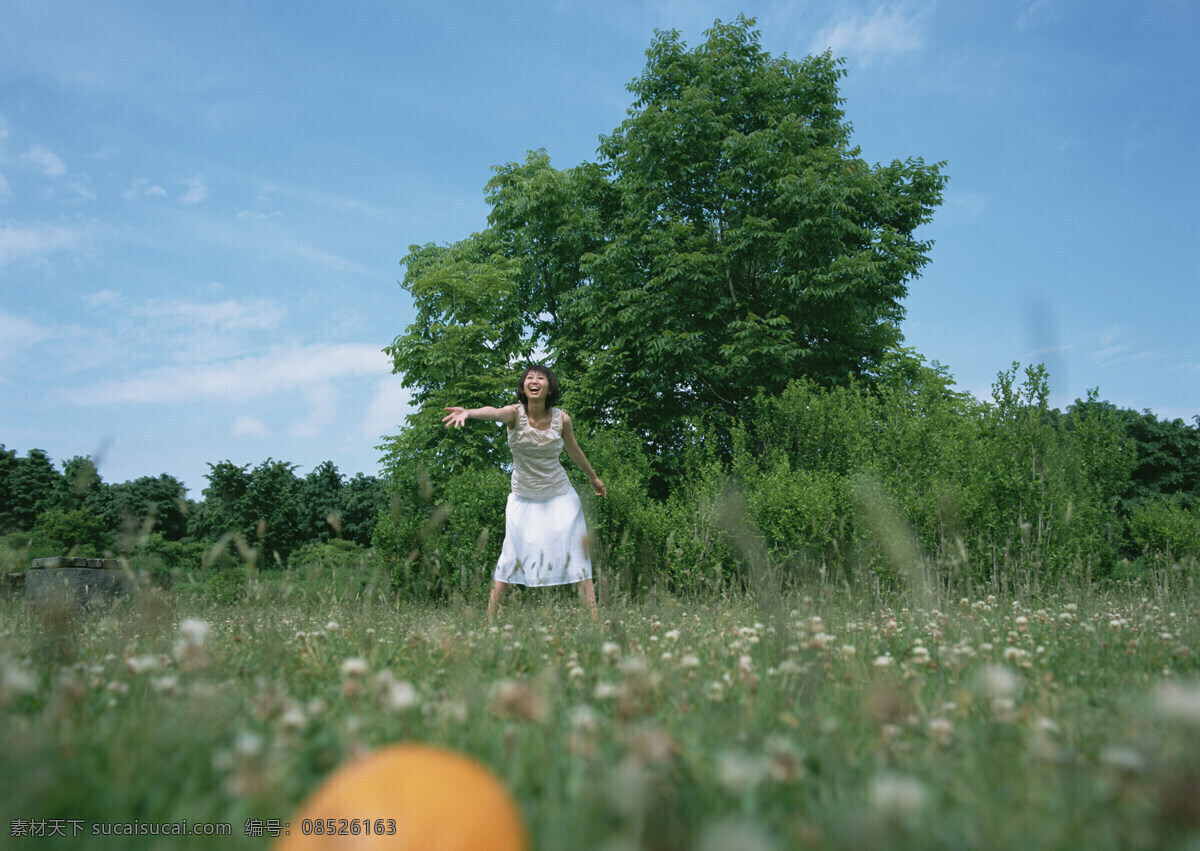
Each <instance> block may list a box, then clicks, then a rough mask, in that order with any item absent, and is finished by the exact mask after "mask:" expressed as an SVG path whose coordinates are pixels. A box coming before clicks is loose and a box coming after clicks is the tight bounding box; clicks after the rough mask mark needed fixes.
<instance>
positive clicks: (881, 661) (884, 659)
mask: <svg viewBox="0 0 1200 851" xmlns="http://www.w3.org/2000/svg"><path fill="white" fill-rule="evenodd" d="M895 661H896V660H895V659H893V658H892V657H891V656H889V655H888V654H886V653H885V654H884V655H882V656H876V657H875V658H874V659H872V660H871V667H873V668H890V667H891V666H892V663H894V662H895Z"/></svg>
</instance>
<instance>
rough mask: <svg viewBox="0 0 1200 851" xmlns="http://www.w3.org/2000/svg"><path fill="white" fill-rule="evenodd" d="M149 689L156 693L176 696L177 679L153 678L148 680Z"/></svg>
mask: <svg viewBox="0 0 1200 851" xmlns="http://www.w3.org/2000/svg"><path fill="white" fill-rule="evenodd" d="M150 687H151V688H152V689H154V690H155V691H157V692H162V693H163V694H178V693H179V679H178V678H177V677H173V676H170V675H167V676H163V677H154V678H153V679H151V680H150Z"/></svg>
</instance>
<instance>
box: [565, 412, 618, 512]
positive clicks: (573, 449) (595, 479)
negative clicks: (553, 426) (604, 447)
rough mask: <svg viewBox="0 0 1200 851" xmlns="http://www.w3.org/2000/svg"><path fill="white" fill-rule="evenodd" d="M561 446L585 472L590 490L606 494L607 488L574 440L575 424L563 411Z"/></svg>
mask: <svg viewBox="0 0 1200 851" xmlns="http://www.w3.org/2000/svg"><path fill="white" fill-rule="evenodd" d="M562 436H563V446H564V447H565V448H566V450H567V455H569V456H570V458H571V460H572V461H574V462H575V463H576V464H578V465H579V469H581V470H583V472H585V473H587V477H588V480H589V481H590V482H591V483H592V490H594V491H595V492H596V496H608V488H606V487H605V486H604V482H602V481H600V477H599V476H597V475H596V471H595V470H593V469H592V465H591V464H589V463H588V459H587V456H586V455H584V454H583V450H582V449H580V448H579V443H578V442H577V441H576V440H575V426H574V425H572V424H571V418H570V417H569V416H568V415H567V412H566V411H563V425H562Z"/></svg>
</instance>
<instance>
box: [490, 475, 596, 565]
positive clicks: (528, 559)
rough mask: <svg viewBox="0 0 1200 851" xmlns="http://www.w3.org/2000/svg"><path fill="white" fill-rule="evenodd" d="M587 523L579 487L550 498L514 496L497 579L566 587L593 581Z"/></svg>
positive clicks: (508, 509) (506, 516)
mask: <svg viewBox="0 0 1200 851" xmlns="http://www.w3.org/2000/svg"><path fill="white" fill-rule="evenodd" d="M586 538H587V523H586V522H585V521H584V519H583V504H582V503H580V501H579V494H577V493H575V490H574V489H570V490H568V491H567V492H566V493H564V494H560V495H558V496H552V497H550V498H549V499H541V500H538V499H528V498H526V497H522V496H517V495H516V494H515V493H510V494H509V495H508V505H507V506H506V507H505V509H504V544H503V545H502V546H501V548H500V560H499V561H498V562H496V576H495V578H496V579H497V580H498V581H500V582H507V583H511V584H513V585H532V586H544V585H566V584H568V583H571V582H582V581H583V580H585V579H591V578H592V562H591V559H590V558H588V551H587V546H588V545H587V540H586Z"/></svg>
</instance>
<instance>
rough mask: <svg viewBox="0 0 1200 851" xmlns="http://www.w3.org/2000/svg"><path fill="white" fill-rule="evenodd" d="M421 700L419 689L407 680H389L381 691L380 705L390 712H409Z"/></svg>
mask: <svg viewBox="0 0 1200 851" xmlns="http://www.w3.org/2000/svg"><path fill="white" fill-rule="evenodd" d="M420 702H421V699H420V697H419V696H418V695H417V690H416V689H415V688H414V687H413V684H412V683H410V682H408V681H407V680H390V679H389V680H387V681H385V683H384V686H383V689H382V690H381V691H380V693H379V703H380V705H381V706H382V707H383V708H384V709H386V710H388V711H389V712H407V711H408V710H410V709H412V708H414V707H415V706H416V705H417V704H418V703H420Z"/></svg>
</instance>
